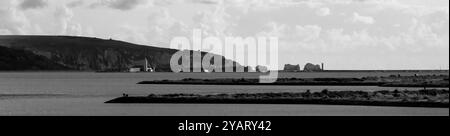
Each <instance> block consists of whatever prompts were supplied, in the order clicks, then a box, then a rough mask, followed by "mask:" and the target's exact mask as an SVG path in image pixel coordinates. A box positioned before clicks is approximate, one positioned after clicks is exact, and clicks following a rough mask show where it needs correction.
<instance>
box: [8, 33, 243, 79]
mask: <svg viewBox="0 0 450 136" xmlns="http://www.w3.org/2000/svg"><path fill="white" fill-rule="evenodd" d="M0 46H3V47H6V48H9V49H12V50H23V51H26V52H28V54H27V55H32V56H41V57H43V58H45V59H46V61H48V62H49V63H48V65H54V66H50V67H64V69H63V70H66V69H68V70H74V71H108V72H120V71H126V70H128V69H129V68H130V67H133V65H135V62H137V61H142V60H144V59H146V58H147V59H148V61H149V63H150V65H151V66H152V67H154V68H155V69H156V72H171V71H172V70H171V69H170V59H171V57H172V55H173V54H174V53H176V52H178V50H175V49H167V48H158V47H151V46H144V45H137V44H132V43H127V42H123V41H117V40H112V39H98V38H89V37H72V36H0ZM6 48H5V49H6ZM2 50H3V49H2ZM203 54H206V53H204V52H202V55H203ZM223 59H224V60H226V59H225V58H223ZM227 61H231V60H227ZM231 62H233V63H235V62H234V61H231ZM15 63H19V62H15ZM20 63H22V64H20V65H9V64H5V67H8V68H9V69H12V70H14V69H15V70H54V69H53V68H49V67H40V68H37V69H30V68H29V67H22V65H26V64H29V63H32V62H20ZM235 64H237V63H235ZM6 65H8V66H6Z"/></svg>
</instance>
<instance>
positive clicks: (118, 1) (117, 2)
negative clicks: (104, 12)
mask: <svg viewBox="0 0 450 136" xmlns="http://www.w3.org/2000/svg"><path fill="white" fill-rule="evenodd" d="M147 2H148V1H147V0H101V1H99V2H96V3H92V4H91V5H90V7H92V8H97V7H101V6H105V7H109V8H112V9H118V10H124V11H125V10H132V9H134V8H136V7H138V6H139V5H144V4H146V3H147Z"/></svg>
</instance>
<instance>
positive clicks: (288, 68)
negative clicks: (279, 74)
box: [284, 64, 301, 72]
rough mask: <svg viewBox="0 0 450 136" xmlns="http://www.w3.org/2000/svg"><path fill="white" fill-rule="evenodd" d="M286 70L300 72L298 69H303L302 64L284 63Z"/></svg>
mask: <svg viewBox="0 0 450 136" xmlns="http://www.w3.org/2000/svg"><path fill="white" fill-rule="evenodd" d="M284 71H285V72H298V71H301V69H300V65H291V64H286V65H284Z"/></svg>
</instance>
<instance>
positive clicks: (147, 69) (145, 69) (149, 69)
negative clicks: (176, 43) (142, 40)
mask: <svg viewBox="0 0 450 136" xmlns="http://www.w3.org/2000/svg"><path fill="white" fill-rule="evenodd" d="M144 71H145V72H155V69H154V68H152V67H151V66H150V64H148V59H147V57H145V65H144Z"/></svg>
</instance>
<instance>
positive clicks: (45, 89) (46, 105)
mask: <svg viewBox="0 0 450 136" xmlns="http://www.w3.org/2000/svg"><path fill="white" fill-rule="evenodd" d="M414 74H421V75H449V73H448V71H447V72H442V71H441V72H431V71H430V72H421V73H414V72H317V73H314V72H312V73H303V72H300V73H279V77H281V78H293V77H295V78H321V77H322V78H324V77H326V78H332V77H336V78H344V77H345V78H360V77H367V76H389V75H404V76H408V75H414ZM259 76H260V74H259V73H97V72H0V116H449V109H448V108H411V107H380V106H345V105H276V104H273V105H272V104H260V105H255V104H105V103H104V102H105V101H108V100H111V99H114V98H116V97H120V96H122V94H124V93H126V94H129V95H130V96H146V95H149V94H173V93H192V94H222V93H267V92H305V91H306V90H311V91H321V90H323V89H328V90H332V91H349V90H352V91H359V90H361V91H379V90H395V89H398V90H405V89H406V90H419V89H421V88H405V87H377V86H247V85H246V86H239V85H220V86H219V85H140V84H137V83H138V82H140V81H150V80H165V79H168V80H176V79H184V78H199V79H215V78H258V77H259Z"/></svg>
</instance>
